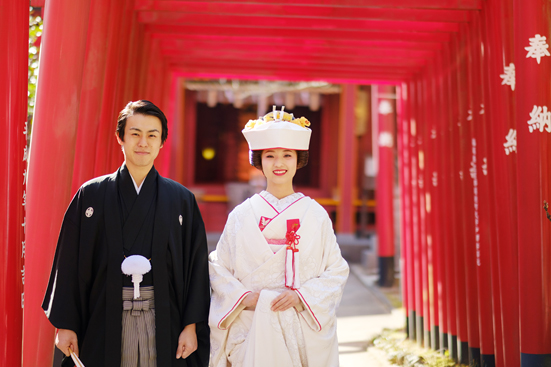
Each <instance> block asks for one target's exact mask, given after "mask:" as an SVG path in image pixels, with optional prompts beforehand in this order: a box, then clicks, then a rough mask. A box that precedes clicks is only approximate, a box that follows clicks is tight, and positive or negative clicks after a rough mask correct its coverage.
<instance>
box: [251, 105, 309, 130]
mask: <svg viewBox="0 0 551 367" xmlns="http://www.w3.org/2000/svg"><path fill="white" fill-rule="evenodd" d="M270 121H275V122H278V121H287V122H291V123H293V124H296V125H298V126H300V127H304V128H306V127H308V126H310V121H308V120H307V119H306V117H300V118H295V116H294V115H293V114H292V113H288V112H285V106H282V107H281V111H278V110H276V106H274V107H273V111H272V112H269V113H267V114H265V115H264V116H263V117H261V118H258V119H256V120H249V122H247V124H246V125H245V129H244V130H246V131H247V130H252V129H254V128H255V127H258V126H261V125H264V124H265V123H267V122H270Z"/></svg>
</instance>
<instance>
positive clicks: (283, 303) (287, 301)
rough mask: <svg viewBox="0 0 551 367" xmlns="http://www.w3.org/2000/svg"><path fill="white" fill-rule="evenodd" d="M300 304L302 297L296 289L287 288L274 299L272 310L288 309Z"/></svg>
mask: <svg viewBox="0 0 551 367" xmlns="http://www.w3.org/2000/svg"><path fill="white" fill-rule="evenodd" d="M299 304H300V298H298V295H297V294H296V292H295V291H292V290H289V289H288V290H286V291H283V292H281V294H280V295H279V296H277V297H276V298H274V300H273V301H272V311H274V312H278V311H286V310H288V309H290V308H291V307H295V306H298V305H299Z"/></svg>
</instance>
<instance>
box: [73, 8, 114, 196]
mask: <svg viewBox="0 0 551 367" xmlns="http://www.w3.org/2000/svg"><path fill="white" fill-rule="evenodd" d="M115 7H116V2H113V1H110V0H98V1H94V2H92V7H91V9H90V21H89V24H90V28H89V30H88V40H87V42H86V44H87V47H86V59H85V60H86V61H85V66H84V74H83V81H82V91H81V101H82V103H81V104H80V109H79V118H78V121H79V126H78V129H77V143H76V146H75V166H74V173H73V183H72V189H71V192H72V193H75V192H76V191H77V190H78V188H79V187H80V186H81V185H82V184H83V183H84V182H86V181H88V180H90V179H92V178H94V177H95V175H94V166H95V162H96V154H95V153H94V152H95V150H96V146H97V144H98V141H97V138H98V130H99V128H100V115H101V105H102V97H103V92H104V83H105V69H106V62H107V51H108V48H109V43H108V42H106V41H105V40H106V39H108V35H109V24H110V21H109V20H110V19H109V17H110V15H111V14H113V10H114V8H115ZM100 144H101V143H100Z"/></svg>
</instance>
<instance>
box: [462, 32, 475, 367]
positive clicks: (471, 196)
mask: <svg viewBox="0 0 551 367" xmlns="http://www.w3.org/2000/svg"><path fill="white" fill-rule="evenodd" d="M471 32H472V27H464V29H463V32H462V34H461V41H460V45H461V47H460V51H461V54H460V56H459V60H460V65H461V67H460V79H459V82H460V84H459V85H460V93H461V94H460V97H463V98H464V102H465V104H464V110H463V111H464V119H463V120H462V123H461V124H462V126H461V130H460V142H461V155H462V162H461V163H462V167H461V169H462V172H463V178H464V179H463V181H462V195H463V201H462V206H461V208H462V214H463V231H464V236H465V237H464V243H463V253H464V260H465V262H464V266H465V278H464V281H465V289H466V295H467V310H466V311H467V330H468V339H467V340H465V342H468V348H469V349H468V354H469V363H475V365H480V333H479V324H478V311H479V310H478V283H477V265H476V229H475V228H476V222H477V221H479V218H478V216H479V213H478V209H476V208H475V204H478V198H475V187H474V183H475V182H474V180H475V176H473V174H472V171H471V169H472V167H473V166H475V167H476V165H477V164H478V162H477V160H476V151H477V143H476V141H473V138H472V137H473V134H472V131H473V128H474V124H476V123H478V120H479V119H478V117H479V111H480V103H479V101H476V100H475V99H474V98H473V94H472V93H471V87H473V88H476V87H477V86H476V85H473V83H474V81H473V80H472V75H473V73H472V68H471V67H470V66H471V65H469V63H468V61H469V57H470V56H471V52H472V49H471V47H470V45H471V44H470V42H471V39H470V36H471ZM473 47H478V45H477V46H473ZM475 200H476V202H475ZM462 341H463V340H462Z"/></svg>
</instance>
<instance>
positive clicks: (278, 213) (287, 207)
mask: <svg viewBox="0 0 551 367" xmlns="http://www.w3.org/2000/svg"><path fill="white" fill-rule="evenodd" d="M258 196H260V197H261V198H262V199H264V201H265V202H266V204H268V205H269V206H271V207H272V209H273V210H275V212H276V213H277V214H276V216H275V217H273V218H272V219H270V223H272V221H273V220H274V219H276V218H277V216H278V215H280V214H281V213H283V212H284V211H285V210H287V209H289V207H290V206H291V205H293V204H295V203H296V202H297V201H299V200H302V199H304V198H305V197H306V196H302V197H300V198H298V199H297V200H295V201H293V202H292V203H291V204H289V205H287V206H286V207H285V209H283V210H282V211H281V212H278V211H277V210H276V208H274V206H273V205H272V204H270V203H269V202H268V200H266V198H264V196H262V195H258ZM270 223H268V225H269V224H270ZM268 225H266V227H267V226H268ZM266 227H264V228H266ZM264 228H263V229H261V230H260V232H263V231H264Z"/></svg>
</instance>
